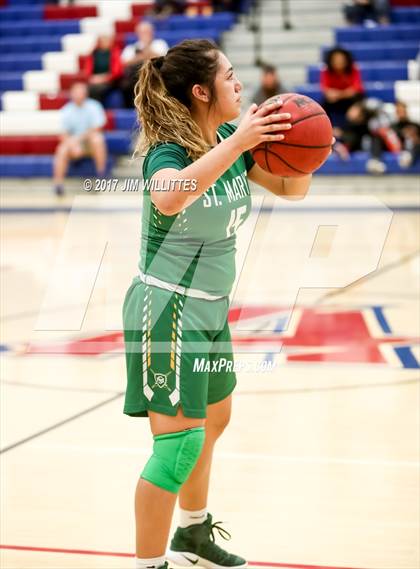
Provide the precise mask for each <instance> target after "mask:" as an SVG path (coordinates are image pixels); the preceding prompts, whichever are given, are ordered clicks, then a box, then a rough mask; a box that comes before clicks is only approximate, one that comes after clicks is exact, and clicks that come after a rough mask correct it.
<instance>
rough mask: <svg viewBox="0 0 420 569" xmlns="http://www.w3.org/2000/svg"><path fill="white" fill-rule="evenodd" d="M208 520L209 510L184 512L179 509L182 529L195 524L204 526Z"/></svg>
mask: <svg viewBox="0 0 420 569" xmlns="http://www.w3.org/2000/svg"><path fill="white" fill-rule="evenodd" d="M206 519H207V508H204V510H195V511H190V510H183V509H182V508H180V509H179V525H180V526H181V527H182V528H186V527H188V526H192V525H194V524H202V523H203V522H205V521H206Z"/></svg>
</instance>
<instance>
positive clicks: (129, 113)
mask: <svg viewBox="0 0 420 569" xmlns="http://www.w3.org/2000/svg"><path fill="white" fill-rule="evenodd" d="M113 115H114V125H115V128H116V129H117V130H131V129H133V128H135V126H136V112H135V110H134V109H119V110H115V111H113Z"/></svg>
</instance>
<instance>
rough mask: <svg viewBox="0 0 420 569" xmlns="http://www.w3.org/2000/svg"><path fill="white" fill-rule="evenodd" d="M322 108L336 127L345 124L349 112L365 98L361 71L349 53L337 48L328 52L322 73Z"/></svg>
mask: <svg viewBox="0 0 420 569" xmlns="http://www.w3.org/2000/svg"><path fill="white" fill-rule="evenodd" d="M321 89H322V92H323V95H324V99H323V101H322V103H321V104H322V106H323V107H324V109H325V111H326V113H327V114H328V116H329V117H330V120H331V122H332V124H333V125H334V126H341V125H342V124H343V121H344V118H345V115H346V112H347V110H348V109H349V108H350V107H351V106H352V104H353V103H355V102H356V101H358V100H360V99H362V98H363V97H364V88H363V83H362V77H361V75H360V71H359V69H358V67H357V66H356V64H355V63H354V61H353V56H352V55H351V53H350V52H349V51H347V50H346V49H343V48H341V47H335V48H333V49H331V50H330V51H329V52H327V54H326V57H325V68H324V69H323V70H322V71H321Z"/></svg>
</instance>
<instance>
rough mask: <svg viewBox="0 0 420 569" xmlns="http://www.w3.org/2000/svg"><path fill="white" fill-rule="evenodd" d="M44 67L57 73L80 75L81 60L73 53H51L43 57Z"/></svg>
mask: <svg viewBox="0 0 420 569" xmlns="http://www.w3.org/2000/svg"><path fill="white" fill-rule="evenodd" d="M42 67H43V68H44V70H45V71H55V72H56V73H78V71H79V58H78V56H77V54H75V53H72V52H71V51H49V52H47V53H44V54H43V56H42Z"/></svg>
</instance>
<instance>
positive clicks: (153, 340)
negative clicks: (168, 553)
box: [123, 279, 208, 567]
mask: <svg viewBox="0 0 420 569" xmlns="http://www.w3.org/2000/svg"><path fill="white" fill-rule="evenodd" d="M185 304H186V300H185V297H183V296H181V295H179V294H173V293H171V292H168V291H165V290H162V289H158V288H156V287H150V286H148V285H144V284H143V283H141V282H139V279H135V280H134V282H133V285H132V286H131V287H130V289H129V291H128V292H127V295H126V300H125V302H124V307H123V315H124V339H125V344H126V362H127V379H128V383H127V391H126V397H125V404H124V412H125V413H127V414H129V415H134V416H146V415H148V416H149V419H150V424H151V430H152V433H153V438H154V444H153V453H152V456H151V457H150V459H149V461H148V462H147V463H146V465H145V467H144V469H143V471H142V473H141V475H140V481H139V483H138V485H137V490H136V524H137V527H136V541H137V550H136V555H137V560H136V562H137V566H138V567H144V566H146V567H150V566H154V567H159V566H161V565H163V562H164V561H163V560H164V554H165V550H166V546H167V540H168V532H169V528H170V522H171V518H172V512H173V508H174V505H175V501H176V497H177V495H178V493H179V490H180V488H181V486H182V484H183V483H184V482H185V481H186V480H187V479H188V477H189V475H190V474H191V471H192V469H193V468H194V466H195V464H196V462H197V460H198V459H199V456H200V453H201V450H202V448H203V444H204V437H205V435H204V420H205V415H206V402H207V389H208V376H207V374H200V375H199V376H198V377H196V378H192V377H191V375H192V374H191V373H190V372H191V357H190V355H189V354H188V353H185V350H184V345H185V342H186V340H188V329H191V327H189V326H188V325H187V323H186V322H185V320H186V318H185V314H186V313H187V314H189V313H190V311H191V310H190V308H186V307H185V306H184V305H185ZM192 379H196V381H195V382H194V381H193V385H192V386H190V385H189V384H188V385H185V382H187V383H189V382H191V380H192ZM186 394H188V397H187V398H185V395H186ZM151 560H152V561H151Z"/></svg>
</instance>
